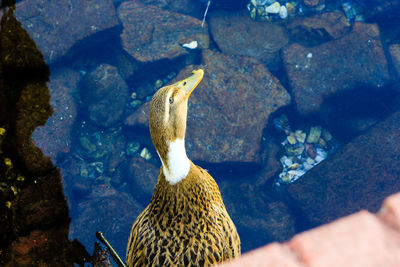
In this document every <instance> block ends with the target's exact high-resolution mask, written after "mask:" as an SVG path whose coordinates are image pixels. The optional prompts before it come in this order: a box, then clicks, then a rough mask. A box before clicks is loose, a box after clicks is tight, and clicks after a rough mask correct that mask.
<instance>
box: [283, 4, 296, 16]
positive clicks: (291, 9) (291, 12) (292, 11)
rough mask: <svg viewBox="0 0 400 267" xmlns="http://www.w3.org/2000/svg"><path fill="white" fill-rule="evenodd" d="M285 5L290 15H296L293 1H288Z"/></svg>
mask: <svg viewBox="0 0 400 267" xmlns="http://www.w3.org/2000/svg"><path fill="white" fill-rule="evenodd" d="M285 6H286V10H287V13H288V15H294V14H295V13H296V8H295V7H294V6H293V5H292V4H291V3H286V5H285Z"/></svg>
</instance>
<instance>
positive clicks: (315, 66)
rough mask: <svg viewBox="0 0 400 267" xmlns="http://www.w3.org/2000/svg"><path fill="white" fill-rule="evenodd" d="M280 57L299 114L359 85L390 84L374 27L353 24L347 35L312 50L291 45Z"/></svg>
mask: <svg viewBox="0 0 400 267" xmlns="http://www.w3.org/2000/svg"><path fill="white" fill-rule="evenodd" d="M282 57H283V61H284V66H285V69H286V73H287V75H288V77H289V83H290V86H291V87H292V92H293V96H294V100H295V103H296V107H297V111H298V112H299V114H300V115H309V114H311V113H314V112H318V111H319V110H320V107H321V104H322V102H323V101H324V100H325V99H326V98H327V97H329V96H332V95H333V94H335V93H337V92H340V91H345V90H352V89H355V88H356V87H358V86H360V85H362V84H364V85H368V86H370V87H382V86H385V85H387V84H388V83H390V82H391V81H392V79H391V77H390V74H389V71H388V62H387V60H386V56H385V53H384V51H383V49H382V43H381V40H380V33H379V29H378V27H377V26H376V25H374V24H364V23H355V24H354V28H353V30H352V31H351V32H350V33H349V34H347V35H345V36H343V37H342V38H340V39H338V40H333V41H330V42H328V43H325V44H323V45H320V46H316V47H312V48H307V47H304V46H301V45H299V44H292V45H290V46H289V47H288V48H286V49H284V51H283V53H282Z"/></svg>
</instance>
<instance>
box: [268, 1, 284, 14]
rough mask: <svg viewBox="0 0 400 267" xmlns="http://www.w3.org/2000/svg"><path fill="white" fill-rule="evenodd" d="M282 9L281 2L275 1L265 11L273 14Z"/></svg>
mask: <svg viewBox="0 0 400 267" xmlns="http://www.w3.org/2000/svg"><path fill="white" fill-rule="evenodd" d="M280 10H281V4H279V2H275V3H273V4H272V5H270V6H267V7H266V8H265V12H267V13H271V14H278V13H279V11H280Z"/></svg>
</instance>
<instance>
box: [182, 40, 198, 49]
mask: <svg viewBox="0 0 400 267" xmlns="http://www.w3.org/2000/svg"><path fill="white" fill-rule="evenodd" d="M182 46H183V47H185V48H189V49H195V48H197V46H198V43H197V41H191V42H190V43H187V44H183V45H182Z"/></svg>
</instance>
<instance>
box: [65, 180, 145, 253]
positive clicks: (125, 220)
mask: <svg viewBox="0 0 400 267" xmlns="http://www.w3.org/2000/svg"><path fill="white" fill-rule="evenodd" d="M143 209H144V207H142V206H141V205H140V204H138V203H137V202H136V201H135V200H134V199H132V198H131V197H130V196H129V195H127V194H125V193H121V192H117V191H116V190H114V189H112V188H106V187H104V185H99V187H98V188H97V189H96V190H94V191H93V192H92V194H91V195H90V196H89V197H88V198H87V199H86V200H85V201H82V202H81V203H80V204H79V207H78V213H79V216H78V217H77V218H74V219H73V220H72V222H71V227H70V237H71V238H78V240H80V241H81V242H82V243H83V244H84V245H85V246H86V247H87V248H91V249H90V250H91V251H93V249H92V248H93V243H94V242H95V241H97V239H96V236H95V233H96V231H101V232H103V234H104V236H105V237H106V238H107V239H108V240H109V241H110V243H111V244H112V245H113V247H114V248H115V249H116V251H117V252H118V254H119V255H125V251H126V245H127V243H128V238H129V233H130V229H131V226H132V223H133V222H134V220H135V219H136V217H137V216H138V215H139V214H140V212H142V210H143ZM122 257H123V256H122Z"/></svg>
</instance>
